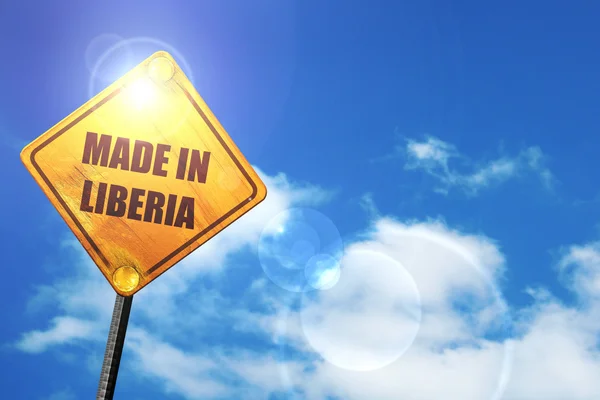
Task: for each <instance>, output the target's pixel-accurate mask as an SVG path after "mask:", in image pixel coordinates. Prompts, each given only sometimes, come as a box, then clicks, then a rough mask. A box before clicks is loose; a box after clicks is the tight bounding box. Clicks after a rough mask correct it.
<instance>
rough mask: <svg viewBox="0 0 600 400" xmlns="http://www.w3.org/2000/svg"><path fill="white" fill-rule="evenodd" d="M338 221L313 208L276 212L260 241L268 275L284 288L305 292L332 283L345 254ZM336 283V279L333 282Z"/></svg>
mask: <svg viewBox="0 0 600 400" xmlns="http://www.w3.org/2000/svg"><path fill="white" fill-rule="evenodd" d="M343 251H344V246H343V242H342V238H341V236H340V233H339V231H338V229H337V228H336V226H335V224H334V223H333V222H332V221H331V220H330V219H329V218H328V217H326V216H325V215H324V214H322V213H320V212H318V211H316V210H313V209H310V208H293V209H289V210H286V211H283V212H281V213H279V214H278V215H276V216H275V217H274V218H273V219H272V220H271V221H269V223H268V224H267V226H266V227H265V229H264V230H263V233H262V235H261V237H260V240H259V245H258V256H259V259H260V263H261V266H262V268H263V270H264V272H265V274H266V275H267V277H268V278H269V279H270V280H271V281H272V282H273V283H275V284H276V285H278V286H279V287H281V288H284V289H287V290H290V291H293V292H303V291H307V290H315V289H323V288H324V287H327V286H331V283H332V282H333V280H332V279H333V278H332V277H334V276H335V274H336V273H337V274H339V271H338V272H332V271H335V270H338V269H339V267H338V264H339V260H340V257H341V255H342V254H343ZM333 284H335V282H333Z"/></svg>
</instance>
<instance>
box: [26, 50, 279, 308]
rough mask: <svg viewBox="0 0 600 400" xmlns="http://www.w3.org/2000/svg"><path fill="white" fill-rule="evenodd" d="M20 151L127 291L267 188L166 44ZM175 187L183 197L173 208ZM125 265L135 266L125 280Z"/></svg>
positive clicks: (170, 262) (210, 233)
mask: <svg viewBox="0 0 600 400" xmlns="http://www.w3.org/2000/svg"><path fill="white" fill-rule="evenodd" d="M103 135H104V136H103ZM118 138H120V139H118ZM138 141H143V142H145V143H143V144H140V142H138ZM148 143H149V144H148ZM107 144H108V145H107ZM86 149H87V150H86ZM182 149H188V150H187V151H186V150H182ZM136 152H137V155H136ZM157 153H158V157H157ZM186 153H187V157H186V156H185V155H186ZM149 155H150V156H149ZM160 155H163V158H162V159H161V157H160ZM21 159H22V161H23V163H24V164H25V166H26V167H27V169H28V170H29V171H30V172H31V174H32V175H33V177H34V178H35V180H36V181H37V183H38V184H39V185H40V186H41V188H42V190H43V191H44V193H46V195H47V196H48V198H49V199H50V201H51V202H52V204H54V206H55V207H56V209H57V210H58V212H59V213H60V215H61V216H62V217H63V218H64V220H65V221H66V222H67V224H68V225H69V227H70V228H71V229H72V230H73V232H74V233H75V236H76V237H77V238H78V239H79V241H80V242H81V243H82V245H83V246H84V247H85V249H86V250H87V252H88V253H89V255H90V256H91V257H92V259H93V260H94V262H95V263H96V265H98V267H99V268H100V271H102V273H103V274H104V276H105V277H106V279H107V280H108V281H109V283H110V284H111V285H112V287H113V288H114V289H115V291H116V292H117V293H119V294H121V295H123V296H129V295H132V294H134V293H136V292H137V291H139V290H140V289H141V288H143V287H144V286H146V285H147V284H148V283H150V282H151V281H152V280H154V279H156V277H158V276H159V275H160V274H162V273H163V272H165V271H166V270H167V269H169V268H170V267H172V266H173V265H175V264H176V263H177V262H179V261H180V260H181V259H182V258H184V257H185V256H187V255H188V254H190V253H191V252H192V251H194V250H195V249H196V248H198V247H199V246H200V245H202V244H203V243H205V242H206V241H207V240H209V239H210V238H211V237H213V236H215V235H216V234H217V233H219V232H220V231H222V230H223V229H225V228H226V227H227V226H228V225H229V224H231V223H232V222H234V221H235V220H236V219H237V218H239V217H241V216H242V215H243V214H245V213H246V212H247V211H249V210H250V209H251V208H253V207H254V206H256V205H257V204H258V203H260V202H261V201H262V200H263V199H264V198H265V197H266V194H267V190H266V187H265V185H264V184H263V182H262V181H261V180H260V178H259V177H258V175H257V174H256V172H255V171H254V170H253V169H252V167H251V165H250V164H249V163H248V161H247V160H246V159H245V158H244V156H243V155H242V154H241V152H240V151H239V149H238V148H237V147H236V145H235V144H234V143H233V141H232V140H231V138H230V137H229V135H228V134H227V132H225V130H224V129H223V127H222V126H221V125H220V124H219V122H218V121H217V119H216V118H215V116H214V115H213V114H212V112H211V111H210V109H209V108H208V107H207V105H206V103H204V101H203V100H202V98H201V97H200V95H199V94H198V93H197V92H196V90H195V89H194V88H193V86H192V84H191V82H190V81H189V80H188V79H187V77H186V76H185V74H184V73H183V71H182V70H181V68H179V66H178V65H177V64H176V62H175V60H174V59H173V58H172V57H171V56H170V55H169V54H168V53H165V52H158V53H155V54H153V55H152V56H151V57H149V58H148V59H146V60H145V61H143V62H142V63H141V64H140V65H138V66H137V67H135V68H134V69H133V70H132V71H130V72H129V73H127V74H126V75H125V76H124V77H122V78H121V79H119V80H118V81H117V82H115V83H114V84H112V85H111V86H110V87H108V88H107V89H105V90H104V91H102V92H101V93H100V94H98V95H97V96H95V97H94V98H93V99H91V100H90V101H88V102H87V103H86V104H84V105H83V106H82V107H80V108H79V109H78V110H76V111H75V112H73V113H72V114H71V115H69V116H68V117H67V118H65V119H64V120H62V121H61V122H59V123H58V124H57V125H56V126H54V127H52V128H51V129H50V130H48V131H47V132H45V133H44V134H43V135H41V136H40V137H39V138H37V139H36V140H34V141H33V142H32V143H30V144H29V145H28V146H26V147H25V149H23V151H22V153H21ZM186 159H187V160H186ZM192 160H193V161H194V162H192ZM161 161H162V162H161ZM180 161H181V164H182V166H184V167H185V169H181V167H180V166H179V165H180ZM136 167H137V169H136ZM178 169H181V170H178ZM190 170H191V171H190ZM161 171H162V172H161ZM183 172H185V173H183ZM190 172H193V173H192V174H190ZM190 175H191V176H190ZM86 181H87V183H86ZM111 185H112V186H111ZM114 185H117V186H114ZM119 186H120V187H122V188H119ZM111 188H112V189H111ZM123 188H124V189H123ZM103 190H104V191H105V194H104V195H102V193H100V194H99V191H100V192H102V191H103ZM111 190H112V191H111ZM125 192H126V195H127V196H126V198H125V197H124V193H125ZM111 193H112V194H111ZM169 195H174V196H176V197H173V196H171V197H172V198H174V199H176V201H175V202H173V203H172V206H169ZM161 196H162V198H163V203H164V204H162V205H161ZM99 198H100V199H99ZM184 198H185V199H184ZM102 199H104V201H102ZM132 200H133V201H132ZM182 200H183V203H184V204H182ZM173 205H174V206H173ZM186 205H187V208H186ZM124 207H125V208H126V210H125V212H124V214H123V210H124ZM159 209H160V210H161V211H160V212H159V211H158V210H159ZM148 210H149V211H148ZM110 211H112V214H113V215H107V214H111V212H110ZM170 213H171V214H172V215H170V216H169V214H170ZM122 214H123V215H122ZM178 216H179V217H178ZM121 267H132V268H134V269H135V271H136V272H137V273H138V274H139V281H138V280H137V277H135V273H134V272H133V271H131V270H130V269H125V270H120V271H119V272H118V273H116V274H115V271H116V270H117V269H119V268H121ZM122 271H128V272H127V274H126V278H124V276H125V275H124V274H123V273H122ZM115 280H116V282H115ZM119 280H121V281H122V282H120V284H119ZM124 282H125V283H126V284H124ZM134 285H137V286H135V287H134V289H131V290H129V291H124V290H123V288H128V287H131V286H134Z"/></svg>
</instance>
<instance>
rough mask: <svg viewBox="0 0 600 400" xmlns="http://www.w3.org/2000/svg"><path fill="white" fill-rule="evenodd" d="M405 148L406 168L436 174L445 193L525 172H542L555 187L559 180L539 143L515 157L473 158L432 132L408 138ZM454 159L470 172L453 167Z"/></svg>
mask: <svg viewBox="0 0 600 400" xmlns="http://www.w3.org/2000/svg"><path fill="white" fill-rule="evenodd" d="M401 152H402V153H403V154H404V155H405V157H406V164H405V168H406V169H408V170H423V171H425V172H426V173H427V174H429V175H431V176H433V177H434V178H435V179H436V180H437V181H438V186H437V187H436V191H437V192H440V193H444V194H446V193H448V192H449V191H450V190H451V189H460V190H462V191H464V192H466V193H467V194H469V195H476V194H478V192H479V191H480V190H481V189H484V188H487V187H491V186H493V185H497V184H500V183H502V182H505V181H507V180H509V179H511V178H514V177H516V176H518V175H521V174H523V173H533V174H536V175H538V177H539V178H540V179H541V181H542V183H543V185H544V186H545V187H546V188H551V187H552V185H553V184H554V181H555V179H554V177H553V175H552V173H551V172H550V170H549V169H548V168H546V166H545V160H546V157H545V156H544V154H543V153H542V151H541V149H540V148H539V147H528V148H527V149H525V150H523V151H521V152H520V153H519V154H518V155H516V156H514V157H500V158H497V159H494V160H490V161H487V162H473V161H471V160H469V159H467V158H466V157H465V156H463V155H461V154H460V153H459V152H458V150H457V149H456V147H455V146H454V145H452V144H449V143H447V142H444V141H442V140H440V139H437V138H434V137H431V136H428V137H426V138H425V140H422V141H418V140H414V139H408V140H407V141H406V146H405V148H403V149H401ZM452 160H460V161H461V162H462V164H463V169H464V170H466V172H461V171H459V170H458V169H456V168H452V167H451V165H450V164H451V162H452Z"/></svg>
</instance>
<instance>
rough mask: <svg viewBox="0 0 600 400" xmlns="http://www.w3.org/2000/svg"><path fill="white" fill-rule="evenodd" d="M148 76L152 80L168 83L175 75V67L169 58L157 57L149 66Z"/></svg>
mask: <svg viewBox="0 0 600 400" xmlns="http://www.w3.org/2000/svg"><path fill="white" fill-rule="evenodd" d="M148 74H149V75H150V77H151V78H152V79H156V80H159V81H163V82H166V81H168V80H169V79H171V78H172V77H173V74H175V67H174V66H173V63H172V62H171V60H169V59H168V58H167V57H162V56H160V57H156V58H155V59H154V60H152V61H150V65H148Z"/></svg>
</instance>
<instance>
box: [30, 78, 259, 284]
mask: <svg viewBox="0 0 600 400" xmlns="http://www.w3.org/2000/svg"><path fill="white" fill-rule="evenodd" d="M177 86H179V88H181V89H182V90H183V92H184V94H185V96H186V97H187V99H188V100H189V101H190V103H192V105H193V106H194V109H195V110H196V111H197V112H198V114H200V116H201V117H202V119H203V120H204V122H205V123H206V125H207V126H208V127H209V128H210V131H211V132H212V133H213V134H214V135H215V137H216V138H217V140H218V141H219V143H220V144H221V145H222V146H223V148H224V149H225V151H226V152H227V154H229V157H231V159H232V160H233V162H234V163H235V165H236V166H237V167H238V168H239V170H240V171H241V172H242V174H243V175H244V177H245V178H246V180H247V181H248V183H249V184H250V186H251V187H252V193H251V194H250V196H249V197H248V198H246V199H244V200H243V201H242V202H241V203H239V204H238V205H236V206H235V207H233V208H232V209H231V210H229V211H228V212H227V213H225V214H223V215H222V216H221V217H219V218H218V219H217V220H215V221H214V222H213V223H211V224H210V225H209V226H207V227H206V228H204V229H203V230H202V231H200V232H199V233H197V234H196V235H194V236H193V237H192V238H191V239H190V240H188V241H187V242H185V243H184V244H182V245H181V246H179V247H178V248H177V249H175V250H173V251H172V252H171V253H170V254H168V255H167V256H166V257H164V258H163V259H162V260H160V261H159V262H157V263H156V264H154V265H153V266H152V267H150V268H149V269H148V270H146V271H143V273H144V275H145V276H148V275H150V274H152V273H154V272H156V271H157V270H158V269H159V268H160V267H162V266H163V265H164V264H166V263H167V262H168V261H169V260H171V259H172V258H173V257H176V256H177V255H179V253H181V252H182V251H184V250H185V249H186V248H188V247H189V246H190V245H192V244H193V243H194V242H196V241H198V240H199V239H201V238H202V237H203V236H204V235H206V234H207V233H208V232H210V231H212V230H213V229H214V228H215V227H216V226H217V225H219V224H221V223H222V222H224V221H225V220H227V219H228V218H229V217H231V216H232V215H233V214H235V213H236V212H237V211H239V210H240V209H241V208H242V207H244V206H245V205H246V204H248V203H250V202H251V201H252V200H253V199H254V198H255V197H256V196H257V194H258V186H257V184H256V182H254V180H252V178H251V176H250V174H249V173H248V171H246V170H245V169H244V166H243V165H242V164H241V163H240V161H239V160H238V158H237V157H236V156H235V154H234V152H233V151H232V150H231V148H230V147H229V146H228V145H227V143H226V141H225V140H224V139H223V137H222V136H221V134H220V133H219V131H218V130H217V129H216V128H215V126H214V125H213V124H212V122H211V121H210V118H208V116H207V115H206V113H205V112H204V110H202V108H201V107H200V105H199V104H198V102H197V101H196V100H195V99H194V97H193V96H192V94H191V93H190V92H189V91H188V90H187V89H186V88H185V87H184V86H183V85H181V83H179V82H177ZM122 90H123V87H122V86H120V87H118V88H116V89H115V90H114V91H113V92H111V93H109V94H108V95H106V97H104V98H103V99H101V100H100V101H98V103H96V104H94V105H93V106H92V107H90V108H89V109H88V110H86V111H85V112H83V113H82V114H81V115H80V116H78V117H77V118H75V119H74V120H73V121H71V122H69V123H68V124H67V125H66V126H65V127H63V128H61V129H60V130H59V131H58V132H56V133H55V134H53V135H52V136H50V137H49V138H47V139H46V140H44V141H43V142H42V143H41V144H39V145H38V146H36V147H35V148H34V149H32V150H31V154H30V161H31V165H32V166H33V167H34V168H35V170H36V171H37V172H38V174H39V175H40V177H41V178H42V179H43V180H44V182H45V183H46V185H47V186H48V188H49V189H50V190H51V192H52V193H53V194H54V196H55V198H56V199H57V200H58V201H59V203H60V204H61V206H62V207H63V209H64V210H65V211H66V212H67V214H68V215H69V217H71V220H72V221H73V222H74V223H75V225H76V226H77V228H79V230H80V231H81V233H82V234H83V236H84V237H85V239H86V240H87V242H88V243H89V245H90V246H91V247H92V249H93V250H94V251H95V252H96V254H97V255H98V256H99V257H100V259H101V260H102V262H103V263H104V264H105V266H106V267H107V268H108V267H110V263H109V262H108V259H107V258H106V256H104V254H102V252H101V251H100V248H99V247H98V245H97V244H96V243H95V242H94V241H93V240H92V238H91V237H90V235H89V234H88V233H87V231H86V230H85V229H84V228H83V226H82V224H81V222H79V220H77V218H76V217H75V214H74V213H73V211H71V209H70V208H69V207H68V206H67V204H66V202H65V201H64V199H63V198H62V197H61V196H60V194H59V193H58V191H57V190H56V188H55V187H54V185H52V182H50V180H49V179H48V177H47V176H46V174H44V172H43V171H42V169H41V168H40V166H39V164H38V163H37V162H36V160H35V156H36V154H37V153H38V152H39V151H40V150H42V149H43V148H44V147H46V146H47V145H49V144H50V143H51V142H53V141H54V140H56V139H57V138H58V137H59V136H61V135H63V134H64V133H66V132H67V131H68V130H70V129H71V128H72V127H73V126H74V125H75V124H77V123H78V122H80V121H81V120H82V119H84V118H86V117H88V116H89V115H90V114H91V113H93V112H94V111H95V110H97V109H98V108H100V107H101V106H102V105H104V104H105V103H107V102H108V101H109V100H111V99H112V98H113V97H115V96H116V95H118V94H119V93H120V92H121V91H122ZM236 219H237V218H236ZM234 221H235V220H234Z"/></svg>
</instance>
